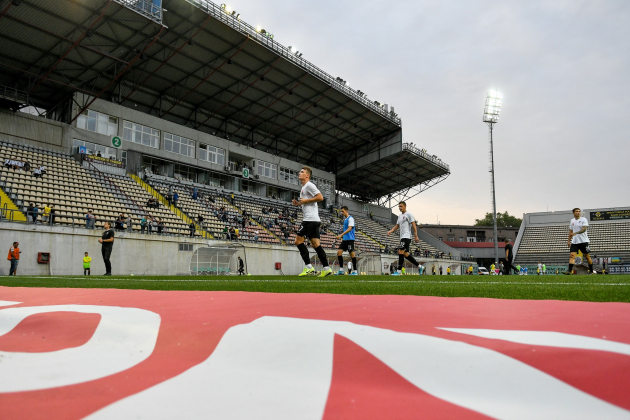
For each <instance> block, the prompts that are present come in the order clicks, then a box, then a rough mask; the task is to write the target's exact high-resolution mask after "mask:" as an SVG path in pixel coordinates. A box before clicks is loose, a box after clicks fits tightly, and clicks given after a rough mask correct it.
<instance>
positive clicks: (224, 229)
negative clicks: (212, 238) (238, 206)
mask: <svg viewBox="0 0 630 420" xmlns="http://www.w3.org/2000/svg"><path fill="white" fill-rule="evenodd" d="M223 237H224V238H225V239H230V232H229V231H228V227H227V226H223Z"/></svg>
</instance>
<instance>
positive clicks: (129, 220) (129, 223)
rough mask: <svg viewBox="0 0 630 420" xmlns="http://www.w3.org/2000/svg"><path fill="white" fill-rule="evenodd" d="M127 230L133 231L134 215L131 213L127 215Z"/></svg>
mask: <svg viewBox="0 0 630 420" xmlns="http://www.w3.org/2000/svg"><path fill="white" fill-rule="evenodd" d="M127 230H128V231H129V232H133V215H132V214H129V217H127Z"/></svg>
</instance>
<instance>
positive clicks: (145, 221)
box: [140, 214, 148, 234]
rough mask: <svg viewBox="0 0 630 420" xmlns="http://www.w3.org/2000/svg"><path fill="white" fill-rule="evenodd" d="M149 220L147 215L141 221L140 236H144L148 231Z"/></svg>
mask: <svg viewBox="0 0 630 420" xmlns="http://www.w3.org/2000/svg"><path fill="white" fill-rule="evenodd" d="M147 225H148V220H147V215H146V214H145V215H144V216H142V220H140V234H144V231H145V230H146V229H147Z"/></svg>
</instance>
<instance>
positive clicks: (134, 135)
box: [123, 121, 160, 149]
mask: <svg viewBox="0 0 630 420" xmlns="http://www.w3.org/2000/svg"><path fill="white" fill-rule="evenodd" d="M123 140H126V141H131V142H134V143H138V144H143V145H145V146H149V147H153V148H156V149H159V148H160V130H156V129H154V128H151V127H145V126H143V125H140V124H136V123H132V122H129V121H123Z"/></svg>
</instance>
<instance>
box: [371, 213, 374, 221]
mask: <svg viewBox="0 0 630 420" xmlns="http://www.w3.org/2000/svg"><path fill="white" fill-rule="evenodd" d="M370 219H372V220H374V215H373V214H372V212H370Z"/></svg>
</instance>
